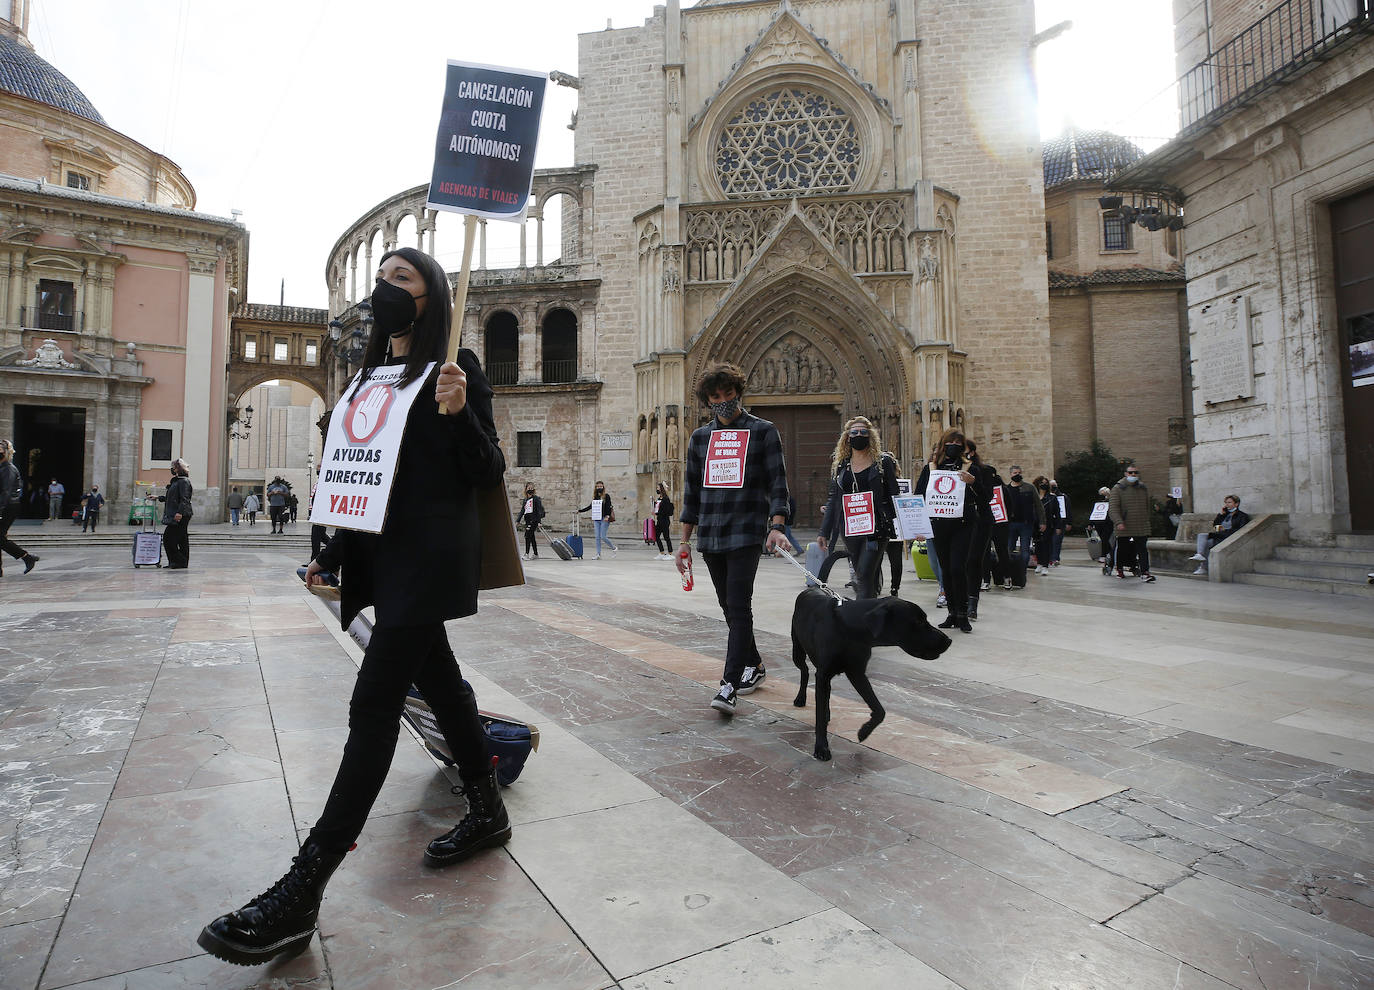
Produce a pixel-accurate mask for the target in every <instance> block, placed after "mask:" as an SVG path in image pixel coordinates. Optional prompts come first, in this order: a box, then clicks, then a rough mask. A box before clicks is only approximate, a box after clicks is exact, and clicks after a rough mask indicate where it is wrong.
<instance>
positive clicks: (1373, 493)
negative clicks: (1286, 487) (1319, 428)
mask: <svg viewBox="0 0 1374 990" xmlns="http://www.w3.org/2000/svg"><path fill="white" fill-rule="evenodd" d="M1331 230H1332V235H1333V237H1334V240H1335V262H1336V264H1335V269H1336V271H1335V275H1336V318H1337V322H1338V323H1339V324H1340V351H1341V391H1342V392H1343V397H1344V405H1345V463H1346V473H1347V477H1348V478H1349V482H1350V526H1351V528H1352V529H1353V530H1355V531H1357V532H1374V189H1370V190H1366V191H1365V192H1363V193H1360V194H1359V195H1357V196H1352V197H1350V198H1349V199H1344V200H1341V201H1340V202H1337V203H1333V204H1332V205H1331Z"/></svg>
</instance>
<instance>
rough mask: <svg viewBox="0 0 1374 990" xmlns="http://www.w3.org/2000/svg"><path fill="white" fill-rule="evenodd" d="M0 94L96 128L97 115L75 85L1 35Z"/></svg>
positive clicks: (23, 48) (28, 50)
mask: <svg viewBox="0 0 1374 990" xmlns="http://www.w3.org/2000/svg"><path fill="white" fill-rule="evenodd" d="M0 92H5V93H14V94H16V95H18V96H23V97H27V98H28V99H30V100H35V101H37V102H38V103H46V104H47V105H48V106H50V107H57V108H58V109H59V110H66V111H67V112H68V113H74V114H76V115H77V116H78V117H85V118H86V119H87V120H93V121H95V122H96V123H97V124H104V123H105V118H104V117H102V116H100V111H99V110H97V109H96V108H95V107H94V106H92V105H91V101H90V100H88V99H86V94H85V93H83V92H81V90H79V89H77V88H76V85H75V84H74V83H73V82H72V81H71V80H70V79H68V78H67V77H66V76H64V75H63V74H62V73H60V72H58V71H57V70H56V69H54V68H53V67H52V66H51V65H49V64H48V63H47V62H45V61H44V60H43V59H42V58H40V57H39V56H38V55H37V54H36V53H35V52H34V51H33V49H31V48H29V47H28V46H27V45H25V44H24V43H22V42H20V41H17V40H16V39H15V38H14V37H12V36H11V35H9V34H7V33H3V32H0Z"/></svg>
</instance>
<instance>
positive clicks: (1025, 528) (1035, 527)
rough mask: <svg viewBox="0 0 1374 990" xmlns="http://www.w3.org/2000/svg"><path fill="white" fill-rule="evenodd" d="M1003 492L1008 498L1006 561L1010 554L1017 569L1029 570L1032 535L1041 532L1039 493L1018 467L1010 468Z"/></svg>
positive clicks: (1042, 511)
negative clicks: (1018, 561)
mask: <svg viewBox="0 0 1374 990" xmlns="http://www.w3.org/2000/svg"><path fill="white" fill-rule="evenodd" d="M1007 488H1008V494H1009V495H1010V499H1009V501H1008V503H1007V516H1008V518H1009V520H1010V522H1009V525H1008V526H1007V551H1008V557H1010V555H1011V554H1013V553H1014V554H1016V555H1017V556H1018V557H1020V558H1021V568H1020V569H1021V570H1022V571H1024V570H1025V569H1026V568H1027V567H1029V566H1030V555H1031V546H1032V544H1033V543H1034V542H1035V534H1036V533H1038V532H1040V531H1041V530H1043V529H1044V528H1045V510H1044V508H1043V507H1042V506H1041V504H1040V493H1039V492H1037V491H1036V490H1035V486H1034V485H1032V484H1030V483H1029V482H1028V481H1026V479H1025V476H1024V475H1023V474H1022V473H1021V465H1019V464H1013V465H1012V466H1011V484H1010V485H1008V486H1007ZM1037 559H1039V558H1037Z"/></svg>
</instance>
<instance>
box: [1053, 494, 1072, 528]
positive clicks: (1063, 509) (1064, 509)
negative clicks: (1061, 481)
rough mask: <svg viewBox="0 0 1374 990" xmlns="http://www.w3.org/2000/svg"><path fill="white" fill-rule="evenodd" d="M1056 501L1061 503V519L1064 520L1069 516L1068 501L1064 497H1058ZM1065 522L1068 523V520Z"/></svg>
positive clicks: (1055, 498)
mask: <svg viewBox="0 0 1374 990" xmlns="http://www.w3.org/2000/svg"><path fill="white" fill-rule="evenodd" d="M1054 500H1055V501H1056V502H1058V503H1059V518H1060V519H1064V517H1065V516H1067V515H1068V514H1069V503H1068V500H1067V499H1065V498H1064V496H1063V495H1056V496H1055V497H1054ZM1064 521H1065V522H1067V521H1068V520H1067V519H1065V520H1064Z"/></svg>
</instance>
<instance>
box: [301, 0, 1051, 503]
mask: <svg viewBox="0 0 1374 990" xmlns="http://www.w3.org/2000/svg"><path fill="white" fill-rule="evenodd" d="M1033 35H1034V10H1033V3H1032V2H1031V0H987V2H983V3H980V4H977V5H970V4H967V3H960V2H954V0H947V2H940V0H934V2H932V0H926V2H922V3H920V4H917V3H916V2H914V0H702V2H699V3H697V4H696V5H695V6H692V7H690V8H687V9H682V7H681V5H680V4H679V3H678V2H677V0H670V2H669V3H668V4H667V5H666V6H659V7H655V8H654V9H653V12H652V16H649V17H648V18H647V19H646V20H645V21H644V23H643V24H642V25H640V26H637V27H630V28H623V29H607V30H606V31H603V32H595V33H591V34H584V35H582V36H580V38H579V66H578V75H577V77H575V78H572V77H566V76H564V77H561V79H560V77H559V74H555V81H561V82H564V83H565V84H569V85H573V86H576V87H577V88H578V89H579V96H578V110H577V115H576V118H575V158H576V163H575V165H574V166H573V167H571V168H568V169H554V170H541V171H540V172H538V173H536V179H535V190H534V197H533V204H534V205H533V208H532V212H531V223H532V224H533V225H534V228H535V230H536V233H535V236H534V237H533V238H529V240H533V241H535V242H537V243H535V244H529V245H528V247H529V251H528V253H527V252H526V250H525V249H526V247H527V239H526V238H525V236H524V235H522V241H521V245H522V257H521V265H520V266H519V267H518V268H510V269H486V268H485V266H484V265H483V264H482V261H481V256H482V252H481V249H480V248H479V251H478V260H477V262H476V265H475V270H474V272H473V277H472V283H471V289H470V294H469V298H468V305H467V311H466V313H465V314H464V325H463V334H464V343H465V345H466V346H470V347H473V348H474V349H476V350H477V351H478V353H479V354H481V355H482V356H483V358H484V363H485V366H486V367H487V368H488V370H489V372H490V373H491V377H492V380H493V383H494V386H495V389H496V393H497V394H496V414H497V421H498V428H499V429H500V430H501V432H502V437H503V441H504V443H505V446H506V449H507V454H508V461H509V463H510V465H511V469H510V471H509V473H508V481H509V483H510V485H511V487H512V491H515V490H516V489H517V488H519V487H522V486H523V485H524V483H525V482H526V481H527V480H529V481H534V482H535V483H536V484H538V485H539V487H540V490H541V492H542V493H543V495H544V498H545V500H546V502H548V503H550V505H551V516H552V519H551V521H552V522H553V524H554V525H562V524H563V523H564V522H565V521H566V520H567V515H566V513H567V511H568V509H569V508H570V507H573V506H575V505H580V504H582V503H583V502H585V501H586V496H587V495H588V494H589V492H590V489H591V486H592V483H593V481H594V480H598V479H599V480H603V481H605V482H606V484H607V486H608V490H610V491H611V492H612V493H613V495H614V496H615V497H616V499H617V502H618V503H619V504H621V505H623V506H624V510H623V511H622V513H621V519H622V522H624V521H626V520H627V519H633V518H635V516H636V515H639V516H642V515H645V514H647V512H648V507H649V502H650V499H651V497H652V493H653V490H654V485H655V483H656V482H658V481H663V482H665V483H666V484H667V485H668V487H669V489H670V491H672V492H673V493H674V495H675V497H676V495H677V493H679V492H680V491H681V487H682V470H683V456H684V454H685V450H686V446H687V444H686V438H687V436H688V435H689V434H690V431H691V430H693V429H694V428H695V427H696V426H698V425H699V424H700V423H702V422H703V421H704V418H705V410H703V409H702V407H701V405H700V403H699V402H698V401H697V400H696V398H695V396H694V394H693V392H694V388H693V386H694V384H695V381H696V379H697V378H698V376H699V375H700V373H701V372H702V370H703V369H704V368H705V367H706V366H708V365H709V364H711V363H712V362H715V361H722V360H726V361H731V362H734V363H735V364H737V365H739V366H740V367H741V368H742V369H743V370H744V371H745V373H746V374H747V376H748V379H749V383H750V386H749V391H748V394H747V396H746V405H747V406H748V407H750V408H751V409H752V410H753V411H754V412H755V413H756V414H758V415H761V416H763V417H765V418H768V419H771V420H773V421H774V422H776V423H777V424H778V426H779V428H780V431H781V433H782V436H783V439H784V445H785V448H786V455H787V463H788V470H789V478H790V481H791V484H792V488H793V491H794V494H795V495H796V497H797V500H798V503H799V504H798V520H799V524H801V525H814V524H815V523H816V521H817V519H818V514H819V509H820V506H821V505H822V504H823V501H824V498H825V492H826V487H827V484H828V476H829V459H830V453H831V451H832V449H833V447H834V444H835V441H836V439H837V437H838V434H839V431H840V427H841V425H842V423H843V422H844V420H845V419H847V418H848V417H850V416H854V415H865V416H868V417H869V418H871V419H873V420H874V421H875V422H876V423H877V424H878V426H879V428H880V429H881V431H882V438H883V444H884V446H885V447H886V448H887V449H889V450H892V451H894V452H896V453H897V454H898V456H899V458H900V460H901V461H902V464H903V466H904V467H905V469H906V471H907V472H908V473H911V474H914V473H915V472H916V471H918V470H919V465H920V464H921V462H922V461H923V460H924V459H925V457H926V456H928V453H929V450H930V448H931V446H932V444H933V443H934V442H935V440H936V439H937V438H938V436H939V434H940V433H941V431H943V430H944V429H945V428H947V427H950V426H958V427H961V428H963V429H964V430H965V432H966V433H967V434H968V435H969V437H970V438H972V439H974V440H976V441H977V442H978V443H979V446H980V449H981V450H982V452H983V453H984V455H985V457H986V459H987V460H988V461H990V462H991V463H995V464H998V465H1001V466H1005V465H1007V464H1008V463H1010V462H1012V461H1018V462H1020V463H1022V464H1024V465H1025V466H1026V467H1027V468H1028V469H1032V470H1044V471H1046V472H1047V473H1048V472H1049V471H1050V470H1051V469H1052V464H1053V457H1054V450H1055V445H1054V437H1053V421H1052V415H1053V411H1052V403H1051V394H1050V392H1051V385H1050V381H1051V358H1050V332H1049V316H1048V314H1049V302H1048V288H1047V270H1046V259H1045V226H1044V202H1043V189H1042V169H1041V160H1040V153H1041V152H1040V140H1039V137H1038V130H1037V120H1036V112H1035V105H1034V98H1033V92H1034V90H1033V85H1032V79H1031V54H1032V51H1031V46H1032V38H1033ZM423 201H424V197H423V187H416V188H415V189H413V190H408V191H405V192H402V193H399V194H398V195H397V196H395V197H393V198H392V199H390V200H388V201H386V202H384V203H382V204H379V205H378V206H377V207H376V208H374V209H373V210H372V211H370V212H369V213H368V214H367V215H365V216H364V217H361V218H360V219H359V220H358V221H357V222H356V223H355V224H354V225H353V226H352V227H351V228H350V229H349V230H347V231H345V232H344V233H343V234H342V235H341V236H340V238H339V241H338V243H337V244H336V245H335V248H334V250H333V251H332V252H331V255H330V257H329V259H328V262H327V264H326V277H327V279H328V281H329V285H330V312H331V315H333V316H335V317H336V318H338V319H339V320H340V321H341V323H342V324H343V325H344V328H345V331H346V332H347V331H348V328H349V327H350V326H351V325H352V324H354V323H355V322H356V320H357V318H358V312H357V305H356V304H357V302H358V301H359V300H360V299H361V298H362V297H363V296H364V295H365V294H366V291H367V289H366V286H367V285H368V284H369V283H370V281H371V279H370V275H371V272H372V271H373V270H375V266H376V262H377V260H378V257H379V255H374V247H373V245H374V244H375V245H378V246H379V247H380V248H383V249H384V248H386V247H390V246H393V245H394V244H397V243H417V244H418V245H419V246H421V247H424V246H426V237H427V235H428V238H429V244H431V245H432V243H433V229H434V224H435V220H436V217H435V216H434V215H433V214H432V213H430V212H428V211H427V210H425V208H424V206H423ZM555 209H556V210H558V211H559V214H560V216H561V219H562V225H561V235H560V237H559V243H558V244H557V245H551V246H550V247H549V249H548V250H547V251H546V250H545V245H544V243H543V236H542V229H543V228H542V223H543V218H544V216H545V215H546V214H549V213H551V211H553V210H555ZM402 224H405V225H406V226H407V230H408V231H413V233H407V234H402V233H400V229H401V226H402ZM412 237H413V240H412V239H411V238H412ZM555 250H556V251H557V252H558V255H557V257H556V258H552V259H549V260H546V258H545V257H544V255H545V254H549V255H552V254H553V253H554V251H555ZM359 269H361V270H362V273H363V274H362V277H359V275H358V270H359ZM345 339H347V338H345ZM331 366H333V367H338V368H339V373H340V374H342V373H345V372H346V371H347V370H348V366H347V365H337V366H336V365H332V364H331Z"/></svg>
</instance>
